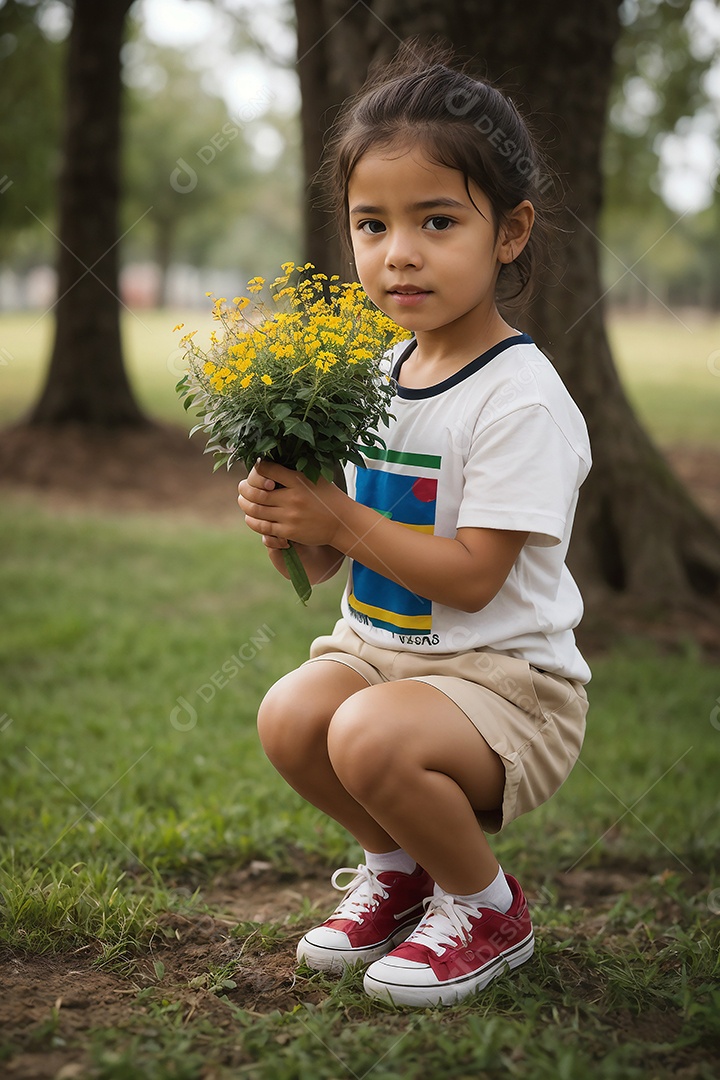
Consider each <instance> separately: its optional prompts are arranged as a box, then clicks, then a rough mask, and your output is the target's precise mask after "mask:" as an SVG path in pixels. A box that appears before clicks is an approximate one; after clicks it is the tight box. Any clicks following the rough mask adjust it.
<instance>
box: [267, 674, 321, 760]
mask: <svg viewBox="0 0 720 1080" xmlns="http://www.w3.org/2000/svg"><path fill="white" fill-rule="evenodd" d="M293 674H294V673H291V674H290V675H286V676H285V677H284V678H282V679H280V681H279V682H277V683H275V685H274V686H271V687H270V689H269V690H268V692H267V694H266V695H265V697H264V698H263V700H262V702H261V704H260V708H259V709H258V718H257V724H258V734H259V736H260V742H261V743H262V747H263V750H264V751H265V754H266V755H267V757H268V758H269V759H270V761H271V762H272V763H273V765H274V766H275V767H276V768H277V769H278V770H279V771H280V772H292V771H293V770H294V769H296V768H297V767H298V766H300V767H302V765H303V764H304V762H305V760H306V759H307V756H308V755H309V754H311V753H314V752H317V747H318V740H319V739H322V740H324V737H325V736H324V732H323V731H322V730H321V728H322V725H321V723H320V718H319V717H318V716H317V715H316V711H315V710H314V709H313V708H312V701H308V699H307V697H306V695H304V694H303V693H302V692H301V690H300V688H299V687H297V686H296V685H295V683H296V681H297V680H295V679H293Z"/></svg>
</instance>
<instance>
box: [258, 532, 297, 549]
mask: <svg viewBox="0 0 720 1080" xmlns="http://www.w3.org/2000/svg"><path fill="white" fill-rule="evenodd" d="M262 542H263V544H264V545H265V547H266V548H271V549H272V550H274V551H279V550H282V548H288V547H290V544H289V542H288V541H287V540H283V539H282V538H281V537H279V536H270V535H268V536H263V538H262Z"/></svg>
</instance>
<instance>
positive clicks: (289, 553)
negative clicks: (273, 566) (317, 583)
mask: <svg viewBox="0 0 720 1080" xmlns="http://www.w3.org/2000/svg"><path fill="white" fill-rule="evenodd" d="M282 554H283V560H284V562H285V565H286V566H287V569H288V573H289V574H290V581H291V582H292V585H293V588H294V589H295V592H296V593H297V594H298V596H299V597H300V599H301V600H302V602H303V604H306V603H307V602H308V600H309V599H310V597H311V596H312V587H311V585H310V580H309V578H308V576H307V573H306V572H305V567H304V566H303V564H302V562H301V560H300V556H299V555H298V553H297V549H296V548H294V547H293V545H292V543H291V544H290V547H287V548H283V549H282Z"/></svg>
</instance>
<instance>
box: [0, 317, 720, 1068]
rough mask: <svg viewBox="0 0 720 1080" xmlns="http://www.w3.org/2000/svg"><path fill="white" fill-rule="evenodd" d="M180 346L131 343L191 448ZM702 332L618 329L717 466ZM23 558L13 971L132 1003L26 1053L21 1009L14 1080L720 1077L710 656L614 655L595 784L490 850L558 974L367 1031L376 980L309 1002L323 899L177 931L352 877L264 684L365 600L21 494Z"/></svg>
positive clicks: (2, 810) (10, 552)
mask: <svg viewBox="0 0 720 1080" xmlns="http://www.w3.org/2000/svg"><path fill="white" fill-rule="evenodd" d="M33 319H34V317H31V316H28V315H27V314H23V315H15V316H9V315H4V316H2V317H1V318H0V387H1V388H2V393H1V394H0V422H2V423H4V422H9V421H11V420H13V419H15V418H17V417H19V416H20V415H21V413H22V412H23V410H24V409H26V408H27V407H28V405H29V404H30V403H31V401H32V400H33V398H34V396H35V395H36V394H37V391H38V387H39V384H40V380H41V376H42V371H41V362H42V359H43V358H44V357H45V356H46V355H47V351H48V347H49V340H48V335H49V332H50V323H49V320H48V319H47V318H46V319H41V320H40V321H39V322H37V323H36V325H32V324H33ZM179 321H184V322H186V323H187V324H188V327H190V328H192V327H194V326H199V327H201V328H202V327H205V326H208V325H209V320H208V319H206V318H205V319H204V320H202V319H197V318H196V317H194V316H193V315H187V314H186V315H185V316H183V315H182V314H179V313H174V312H169V313H157V312H149V313H148V312H138V313H136V314H135V315H126V317H125V321H124V333H125V335H126V341H127V346H128V355H129V365H130V369H131V373H132V377H133V382H134V384H135V386H136V389H137V392H138V394H139V397H140V399H141V402H142V404H143V405H144V407H145V408H147V409H148V410H149V411H151V412H153V413H154V415H156V416H161V417H163V418H165V419H168V420H175V421H176V422H179V423H185V422H186V418H185V415H184V414H183V412H182V410H181V409H180V407H179V405H178V403H177V401H176V399H175V395H174V389H173V388H174V384H175V382H176V381H177V378H178V377H179V373H180V364H179V356H178V353H177V351H176V350H177V345H176V339H177V336H178V335H175V336H173V334H172V326H173V325H174V323H175V322H179ZM686 321H687V320H686ZM688 325H689V326H690V329H686V328H684V327H683V326H682V325H680V324H679V323H677V322H676V320H674V319H673V318H671V317H670V316H669V315H668V316H664V317H663V318H662V319H654V320H650V319H640V318H628V317H624V316H623V317H619V316H616V317H615V318H614V319H613V321H612V326H611V333H612V337H613V342H614V346H615V349H616V354H617V356H618V359H619V363H620V366H621V369H622V372H623V377H624V379H625V382H626V385H627V387H628V390H629V393H630V395H631V397H632V398H633V400H634V401H635V402H636V404H637V406H638V409H639V410H640V412H641V414H642V415H643V417H644V419H645V421H646V423H647V424H648V426H649V427H650V429H651V431H652V432H653V434H654V435H655V437H656V438H657V439H658V440H659V441H661V442H665V443H672V442H698V443H700V442H703V443H713V444H715V445H717V444H718V439H719V432H718V425H717V415H718V412H717V409H718V404H719V395H720V374H719V372H720V357H719V356H718V354H717V348H718V345H719V344H720V332H719V331H720V321H719V320H717V319H716V320H714V321H707V322H700V321H697V320H696V321H694V322H693V323H692V324H688ZM0 544H1V545H2V552H3V557H2V561H1V562H0V596H1V597H2V610H3V615H4V618H3V619H2V620H0V688H1V689H2V694H1V696H0V963H2V964H3V970H4V972H5V982H4V986H5V985H9V983H8V981H7V980H8V979H9V973H10V968H11V965H13V964H15V963H17V964H19V965H20V966H21V967H22V965H32V964H33V963H35V964H37V965H42V963H44V962H48V963H49V958H54V959H55V961H61V960H63V958H68V967H70V968H75V967H78V966H79V965H82V964H84V965H85V968H84V970H85V971H86V972H90V971H95V972H100V973H107V974H108V975H111V976H112V978H113V979H114V980H115V981H114V983H113V986H112V990H110V991H108V994H109V997H108V1001H109V1002H110V1006H109V1011H108V1016H107V1019H103V1020H102V1021H101V1022H95V1023H94V1024H93V1025H92V1030H88V1029H87V1027H86V1028H83V1027H82V1024H81V1022H80V1021H81V1019H82V1012H81V1011H78V1010H77V1009H75V1010H73V1009H72V1008H68V1007H66V1006H65V1005H63V1004H62V1002H61V1003H60V1004H59V1005H58V1004H57V1003H56V1004H55V1005H54V1006H53V1005H52V1004H51V1003H50V1004H49V1005H48V1011H47V1014H46V1015H45V1016H43V1018H42V1019H41V1020H39V1021H37V1022H33V1023H32V1024H30V1025H28V1026H26V1027H25V1028H23V1029H22V1030H15V1029H14V1028H12V1027H11V1026H8V1025H7V1024H5V1023H3V1019H2V1015H3V1008H4V1004H9V1002H8V1001H7V1000H6V1001H5V1003H3V992H4V991H3V990H0V1062H3V1061H5V1062H6V1063H7V1064H8V1068H9V1069H14V1067H15V1065H16V1064H17V1063H18V1062H20V1063H21V1066H22V1068H24V1069H25V1071H23V1072H17V1075H18V1076H20V1077H23V1078H29V1077H30V1076H32V1077H33V1078H36V1077H43V1078H44V1077H56V1076H61V1075H62V1076H64V1077H67V1080H70V1077H71V1076H72V1077H75V1076H79V1077H81V1078H82V1077H88V1078H90V1080H137V1078H142V1080H146V1078H148V1080H165V1078H168V1080H169V1078H175V1080H178V1078H179V1080H229V1078H231V1077H232V1078H235V1077H248V1078H249V1080H338V1078H342V1080H344V1078H346V1077H352V1076H354V1077H356V1080H359V1078H361V1077H366V1076H367V1077H370V1078H371V1080H395V1078H397V1077H403V1078H404V1077H408V1078H416V1080H436V1078H437V1080H445V1078H446V1077H451V1078H461V1080H465V1078H467V1080H470V1078H472V1080H475V1078H478V1077H479V1078H481V1080H485V1078H488V1080H490V1078H492V1080H495V1078H499V1077H501V1076H502V1077H511V1078H521V1080H586V1078H587V1077H593V1078H595V1077H597V1078H599V1080H616V1078H617V1077H621V1078H622V1080H633V1078H636V1077H637V1078H641V1077H651V1078H664V1077H666V1076H667V1077H670V1076H679V1075H684V1076H686V1077H688V1080H690V1078H692V1080H711V1078H712V1080H715V1077H716V1076H717V1075H718V1073H719V1072H720V1055H718V1051H717V1046H718V1043H719V1040H720V1021H719V1020H718V1017H719V1016H720V991H719V990H718V966H719V965H718V945H719V944H720V935H719V934H718V927H719V915H718V912H720V877H719V875H718V868H717V851H718V847H719V845H720V815H719V814H718V810H719V809H720V803H719V802H718V784H717V777H718V774H719V771H720V721H719V720H718V702H719V701H720V676H719V674H718V669H717V667H714V666H712V665H710V664H709V663H707V662H704V661H703V660H702V659H701V657H700V656H699V655H698V653H697V651H696V650H695V649H694V647H693V646H692V645H691V644H690V643H689V642H688V643H687V645H686V647H685V648H684V649H683V650H681V651H679V652H677V653H674V654H672V655H665V654H661V653H660V652H658V651H657V650H656V649H654V648H653V647H651V646H650V645H648V644H647V643H644V642H642V641H640V640H637V639H625V638H623V637H621V636H619V637H618V640H617V642H616V644H615V646H614V649H613V651H612V652H611V653H610V654H608V655H604V656H602V657H595V658H591V662H592V667H593V672H594V677H593V681H592V683H591V685H590V698H591V712H590V716H589V726H588V734H587V739H586V743H585V746H584V748H583V753H582V756H581V760H580V763H579V764H578V766H577V767H576V768H575V770H574V772H573V774H572V775H571V777H570V779H569V780H568V782H567V783H566V784H565V786H564V787H563V788H562V790H561V791H560V792H559V793H558V795H557V796H556V797H555V798H554V799H553V800H551V801H550V803H548V804H547V805H546V806H544V807H542V808H540V809H539V810H537V811H536V812H535V813H533V814H531V815H529V816H527V817H525V818H522V819H520V820H519V821H518V822H516V823H515V824H513V825H512V826H511V827H510V828H508V829H507V831H506V832H504V833H503V834H501V835H500V836H499V837H498V838H497V841H496V850H497V853H498V856H499V858H500V859H501V861H502V863H503V865H504V866H505V868H506V869H507V870H508V871H510V872H512V873H514V874H516V875H517V876H518V877H519V878H520V880H521V881H522V882H523V884H524V886H525V888H526V891H527V892H528V895H529V896H531V898H532V902H533V909H534V915H533V917H534V922H535V924H536V928H537V940H538V945H537V955H536V958H535V959H534V961H533V963H532V964H529V965H526V966H525V967H524V968H522V969H521V970H520V971H519V972H517V973H515V974H514V975H513V976H512V977H506V978H502V979H500V980H498V981H497V982H496V983H494V984H493V985H492V986H491V987H490V988H489V989H488V990H487V991H486V992H485V993H484V994H483V995H481V996H479V997H478V998H477V999H476V1000H473V1001H470V1002H468V1003H467V1004H465V1005H462V1006H458V1007H455V1008H451V1009H447V1010H445V1011H442V1012H441V1011H438V1010H421V1011H420V1012H418V1013H415V1012H412V1011H408V1010H403V1009H399V1010H396V1009H393V1008H392V1007H390V1006H384V1005H377V1004H369V1003H368V1001H367V999H366V998H365V997H364V995H363V993H362V990H361V975H360V974H359V973H358V972H350V973H348V974H347V975H346V976H344V977H343V979H341V980H340V981H339V982H333V981H331V980H329V979H327V978H325V977H323V976H320V975H317V974H315V975H313V974H310V973H309V972H308V971H300V972H299V973H298V974H297V975H292V974H291V973H292V964H291V961H290V957H291V954H292V948H293V943H294V941H295V939H296V937H297V935H298V934H299V933H300V932H301V931H302V930H303V929H305V928H306V927H307V926H309V925H311V923H312V921H313V920H316V919H317V918H318V917H319V916H320V913H319V912H318V911H313V910H312V906H311V905H310V904H309V903H308V902H307V901H302V902H301V900H300V899H298V904H297V911H296V912H295V915H294V916H282V915H278V916H277V918H276V919H274V920H271V921H270V922H269V923H262V924H256V923H248V922H245V921H240V922H237V923H236V924H235V925H226V924H222V925H224V926H225V931H224V935H223V936H222V937H221V939H218V940H216V939H215V938H212V939H211V938H210V937H207V935H206V938H207V941H206V940H205V938H203V936H202V934H201V935H200V937H199V938H198V942H199V944H197V946H196V952H195V953H194V954H192V957H193V958H192V961H191V962H190V967H189V968H187V967H186V968H182V966H178V965H177V964H176V965H175V966H174V967H173V965H172V963H171V960H172V957H173V946H177V948H178V950H180V944H178V940H176V937H175V936H174V934H173V931H172V927H174V926H177V925H180V926H183V927H190V928H192V927H196V928H197V927H203V926H208V925H210V926H217V925H220V924H217V923H215V922H214V921H213V920H214V919H215V918H216V917H219V916H222V915H223V910H222V909H221V910H218V909H216V908H213V907H212V906H210V907H209V906H208V904H207V898H208V897H211V896H212V895H214V893H213V890H214V889H217V888H218V887H219V886H218V883H220V886H222V883H223V882H226V883H228V884H226V885H225V886H224V888H226V889H227V890H230V891H232V888H233V886H232V882H233V881H235V880H240V879H239V878H236V877H233V875H237V874H238V872H239V871H241V870H242V869H243V868H247V867H248V866H249V865H250V864H251V863H252V861H253V860H257V861H260V862H262V863H264V864H268V863H269V864H271V866H272V867H274V868H276V870H277V871H278V872H279V873H280V874H282V875H284V877H283V878H282V879H281V880H284V881H286V882H290V883H291V884H292V883H293V882H294V881H296V880H297V874H298V873H299V872H302V871H303V868H304V869H307V868H308V867H311V866H318V865H321V866H323V867H327V868H328V870H327V873H328V876H329V873H330V871H331V869H332V868H333V867H335V866H338V865H340V864H343V863H350V864H352V863H353V862H355V861H357V858H358V855H359V852H358V851H357V850H356V849H355V848H354V847H353V845H352V844H350V843H349V841H348V838H347V836H346V835H345V834H344V833H343V831H342V830H341V829H340V828H339V827H337V826H336V825H334V824H333V823H332V822H330V821H328V820H326V819H325V818H324V817H323V816H322V815H321V814H319V813H317V812H316V811H314V810H312V809H311V808H310V807H308V806H307V805H305V804H304V803H303V801H302V800H301V799H300V798H299V797H297V796H296V795H294V794H293V793H292V792H291V791H290V790H289V789H288V788H287V787H286V785H285V784H284V783H283V782H282V781H281V780H280V779H279V777H278V776H277V775H276V774H275V773H274V771H273V770H272V768H271V767H270V766H269V764H268V763H267V762H266V761H265V760H264V758H263V755H262V753H261V751H260V749H259V745H258V741H257V738H256V734H255V714H256V710H257V705H258V703H259V701H260V699H261V697H262V695H263V693H264V691H265V689H266V688H267V686H268V685H270V684H271V683H272V682H273V681H274V680H275V679H277V678H278V677H279V676H280V675H281V674H283V673H284V672H285V671H287V670H288V669H289V668H291V667H293V666H295V665H297V664H298V663H300V662H301V661H302V660H303V659H304V658H305V656H306V655H307V647H308V644H309V642H310V640H311V639H312V638H313V637H314V636H315V635H317V634H319V633H321V632H325V631H326V630H327V629H328V627H329V626H330V625H331V623H332V620H333V619H334V617H335V612H336V610H337V604H338V598H339V591H340V587H341V583H340V581H339V580H338V581H335V582H331V583H329V584H327V585H325V586H322V587H320V588H318V589H316V590H315V592H314V595H313V598H312V600H311V602H310V604H309V605H308V607H307V609H305V608H302V606H301V605H299V603H298V602H297V601H296V600H295V598H294V594H293V592H292V589H291V587H290V585H289V583H288V582H286V581H284V580H283V579H281V578H280V577H279V576H278V575H276V574H274V572H273V571H272V570H271V568H270V566H269V563H268V561H267V558H266V556H265V553H264V551H263V549H262V547H261V545H260V544H259V543H257V541H256V538H255V537H252V536H251V535H250V534H249V533H248V532H247V531H244V530H243V529H242V528H241V527H240V524H239V522H238V525H237V526H232V527H230V526H220V525H213V526H211V525H202V524H200V523H195V524H192V523H188V522H187V521H183V522H182V524H180V523H179V520H178V519H177V518H175V517H172V516H170V515H168V516H161V515H159V514H158V515H153V516H150V515H140V514H136V515H127V514H126V515H122V516H121V515H116V516H113V515H110V514H100V513H96V512H90V511H86V512H80V511H65V512H63V513H57V512H55V513H51V512H50V510H48V509H45V508H43V506H42V505H35V504H34V502H33V500H32V499H31V497H30V495H27V496H25V497H20V496H18V495H13V496H8V495H7V494H6V493H5V494H3V499H2V502H1V503H0ZM242 887H243V888H245V889H246V890H249V893H250V894H251V891H252V879H250V883H249V884H246V885H244V886H242ZM238 888H240V886H238ZM192 940H194V939H191V941H192ZM187 948H188V946H186V945H185V944H183V945H182V949H183V950H186V949H187ZM188 955H190V954H188V953H187V952H186V951H183V952H182V956H183V957H187V956H188ZM163 958H164V959H163ZM188 962H189V961H188ZM283 965H284V966H283ZM38 970H39V971H41V972H42V970H43V969H42V967H39V968H38ZM49 970H50V969H48V971H49ZM278 970H281V972H284V973H285V974H283V975H282V977H281V979H280V983H279V984H278V985H280V987H281V992H278V997H277V1003H276V1004H275V1005H274V1006H273V1005H271V1006H268V1007H264V1006H263V1007H261V1008H255V1007H254V1006H251V1005H248V1004H247V1001H246V999H245V998H244V997H243V996H242V994H241V987H242V986H244V985H247V983H248V980H250V982H252V979H256V980H259V984H262V980H263V979H264V980H266V981H267V980H270V982H272V978H273V974H272V973H273V972H277V971H278ZM283 979H284V981H283ZM60 985H61V986H64V984H62V983H61V984H60ZM64 993H65V989H61V990H60V991H59V992H58V997H62V995H63V994H64ZM53 1000H54V998H53ZM118 1003H122V1005H123V1011H122V1015H121V1018H119V1016H120V1014H119V1012H118V1008H119V1005H118ZM209 1003H210V1004H209ZM31 1004H32V995H30V997H29V1005H31ZM78 1017H79V1018H80V1020H78ZM58 1055H60V1057H59V1056H58ZM61 1064H62V1065H63V1067H64V1066H67V1067H68V1068H70V1071H69V1072H67V1071H66V1072H65V1073H61V1071H60V1065H61ZM75 1065H77V1068H78V1069H79V1070H80V1071H77V1070H76V1071H72V1068H74V1067H75ZM71 1066H72V1068H71ZM1 1069H2V1065H0V1070H1ZM33 1070H34V1071H33ZM15 1074H16V1073H15V1072H10V1073H9V1075H15Z"/></svg>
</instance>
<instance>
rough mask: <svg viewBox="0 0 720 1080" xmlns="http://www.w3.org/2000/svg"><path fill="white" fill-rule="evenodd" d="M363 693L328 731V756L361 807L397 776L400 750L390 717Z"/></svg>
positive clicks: (345, 705)
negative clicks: (361, 804) (389, 721)
mask: <svg viewBox="0 0 720 1080" xmlns="http://www.w3.org/2000/svg"><path fill="white" fill-rule="evenodd" d="M373 696H374V695H372V694H371V693H370V691H361V692H360V693H359V694H355V695H354V696H353V697H352V698H350V699H348V701H345V702H344V703H343V704H342V705H341V706H340V708H339V709H338V710H337V711H336V712H335V714H334V715H333V718H332V720H331V721H330V726H329V729H328V741H327V746H328V754H329V757H330V761H331V764H332V767H333V770H334V771H335V774H336V776H337V777H338V779H339V780H340V782H341V783H342V785H343V787H344V788H345V790H346V791H348V792H349V794H350V795H352V796H353V798H354V799H356V800H357V801H358V802H359V803H363V804H364V803H368V802H371V801H373V799H375V798H377V797H378V796H379V795H380V794H381V792H382V790H383V789H384V787H385V786H386V785H387V784H389V783H391V782H392V780H391V778H392V777H394V776H395V775H396V773H397V754H398V746H397V739H396V736H395V732H394V730H393V727H392V725H390V724H389V723H388V718H387V716H385V715H384V713H383V712H382V711H381V710H379V709H378V708H377V705H378V702H376V701H373V700H371V698H372V697H373Z"/></svg>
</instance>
